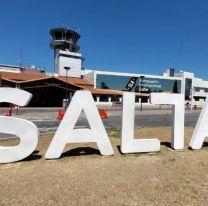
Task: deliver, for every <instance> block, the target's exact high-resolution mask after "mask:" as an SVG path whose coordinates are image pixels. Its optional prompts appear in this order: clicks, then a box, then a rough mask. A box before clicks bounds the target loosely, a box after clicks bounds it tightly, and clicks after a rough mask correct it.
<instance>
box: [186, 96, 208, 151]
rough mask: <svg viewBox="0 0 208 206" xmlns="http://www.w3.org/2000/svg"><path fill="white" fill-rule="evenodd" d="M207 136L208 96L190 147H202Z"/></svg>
mask: <svg viewBox="0 0 208 206" xmlns="http://www.w3.org/2000/svg"><path fill="white" fill-rule="evenodd" d="M205 137H208V97H207V98H206V102H205V104H204V107H203V109H202V111H201V114H200V116H199V119H198V121H197V124H196V127H195V129H194V133H193V135H192V137H191V141H190V143H189V147H190V148H192V149H200V148H201V147H202V144H203V141H204V139H205Z"/></svg>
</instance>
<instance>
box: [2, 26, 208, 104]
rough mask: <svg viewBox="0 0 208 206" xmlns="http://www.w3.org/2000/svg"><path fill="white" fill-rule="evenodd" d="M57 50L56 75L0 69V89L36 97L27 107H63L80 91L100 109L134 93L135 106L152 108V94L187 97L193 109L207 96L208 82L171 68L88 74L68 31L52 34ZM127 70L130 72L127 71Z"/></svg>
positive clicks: (16, 68)
mask: <svg viewBox="0 0 208 206" xmlns="http://www.w3.org/2000/svg"><path fill="white" fill-rule="evenodd" d="M50 34H51V36H52V41H51V44H50V47H51V48H52V49H53V50H54V67H55V71H54V72H53V73H46V72H45V70H44V69H37V68H35V67H34V66H32V67H22V66H12V65H0V87H5V86H6V87H15V88H20V89H23V90H26V91H28V92H30V93H32V94H33V98H32V100H31V102H30V103H29V105H28V106H32V107H49V106H51V107H61V106H62V105H63V100H64V99H69V101H70V99H71V98H72V96H73V94H74V92H76V91H77V90H88V91H90V92H91V93H92V95H93V98H94V100H95V101H96V103H97V104H98V105H99V104H100V105H114V104H119V103H121V101H122V94H123V93H124V92H135V94H136V99H135V101H136V103H138V104H140V103H141V102H142V103H144V104H149V94H150V93H152V92H162V93H178V94H184V99H185V100H186V102H189V103H190V104H191V105H192V106H194V105H196V106H202V105H203V104H204V101H205V99H206V96H207V95H208V81H205V80H202V79H200V78H197V77H195V75H194V73H190V72H185V71H180V72H176V71H175V69H173V68H170V69H167V70H166V71H165V72H163V73H162V74H161V75H152V74H144V73H145V71H142V70H138V73H135V74H133V73H123V72H120V73H119V72H110V71H97V70H86V69H84V68H83V67H82V63H83V57H82V54H81V53H80V51H79V46H77V41H78V39H79V38H80V35H79V34H78V33H77V32H75V31H72V30H70V29H68V28H55V29H51V30H50ZM127 70H128V69H127Z"/></svg>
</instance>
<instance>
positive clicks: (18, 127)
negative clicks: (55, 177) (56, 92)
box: [0, 88, 38, 163]
mask: <svg viewBox="0 0 208 206" xmlns="http://www.w3.org/2000/svg"><path fill="white" fill-rule="evenodd" d="M31 98H32V94H30V93H28V92H25V91H23V90H20V89H14V88H0V102H9V103H13V104H16V105H19V106H25V105H27V104H28V102H29V101H30V99H31ZM0 133H6V134H12V135H16V136H18V137H19V138H20V143H19V144H18V145H16V146H12V147H3V146H0V163H9V162H15V161H19V160H22V159H24V158H26V157H27V156H29V155H30V154H31V153H32V152H33V151H34V150H35V148H36V146H37V143H38V128H37V127H36V126H35V125H34V124H33V123H32V122H29V121H27V120H24V119H20V118H14V117H3V116H0Z"/></svg>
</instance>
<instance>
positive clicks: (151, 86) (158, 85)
mask: <svg viewBox="0 0 208 206" xmlns="http://www.w3.org/2000/svg"><path fill="white" fill-rule="evenodd" d="M96 88H98V89H112V90H121V91H132V92H143V93H151V92H170V93H181V80H173V79H159V78H150V77H145V76H140V77H129V76H115V75H106V74H97V78H96Z"/></svg>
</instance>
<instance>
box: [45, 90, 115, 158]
mask: <svg viewBox="0 0 208 206" xmlns="http://www.w3.org/2000/svg"><path fill="white" fill-rule="evenodd" d="M82 110H83V111H84V113H85V115H86V118H87V119H88V121H89V125H90V128H91V129H74V126H75V124H76V122H77V120H78V118H79V115H80V113H81V111H82ZM82 142H96V143H97V145H98V148H99V150H100V152H101V154H102V155H113V154H114V151H113V148H112V146H111V143H110V141H109V138H108V135H107V133H106V130H105V128H104V126H103V123H102V121H101V119H100V116H99V113H98V111H97V108H96V105H95V102H94V100H93V98H92V95H91V93H90V92H88V91H77V92H76V93H75V94H74V96H73V98H72V101H71V103H70V105H69V107H68V109H67V111H66V113H65V115H64V118H63V120H62V122H61V123H60V126H59V128H58V130H57V131H56V134H55V136H54V138H53V140H52V142H51V144H50V146H49V148H48V151H47V152H46V154H45V158H46V159H53V158H59V157H60V156H61V153H62V152H63V149H64V147H65V145H66V144H67V143H82Z"/></svg>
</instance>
